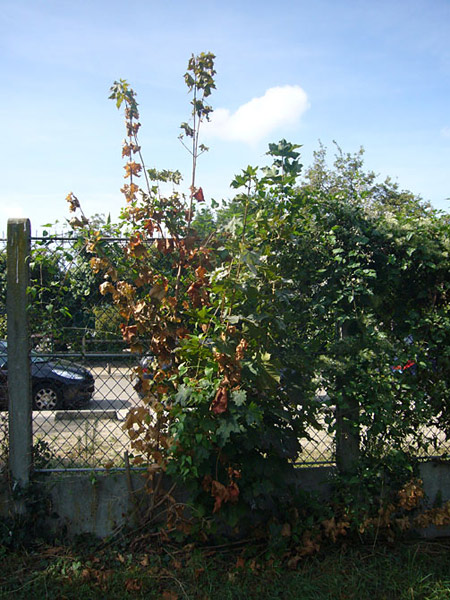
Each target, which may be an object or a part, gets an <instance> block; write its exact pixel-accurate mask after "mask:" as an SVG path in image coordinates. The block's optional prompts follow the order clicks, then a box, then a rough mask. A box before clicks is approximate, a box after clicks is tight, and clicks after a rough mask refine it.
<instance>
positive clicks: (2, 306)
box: [0, 239, 8, 472]
mask: <svg viewBox="0 0 450 600" xmlns="http://www.w3.org/2000/svg"><path fill="white" fill-rule="evenodd" d="M5 338H6V240H5V239H0V340H3V339H5ZM0 354H1V353H0ZM2 366H3V364H2V358H1V355H0V472H1V471H2V470H3V469H4V467H5V466H6V464H7V460H8V413H7V412H6V411H4V410H3V409H4V408H5V406H4V404H5V402H2V399H5V398H6V377H5V375H4V373H3V369H2ZM2 404H3V405H2Z"/></svg>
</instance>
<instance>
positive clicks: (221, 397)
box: [210, 387, 228, 415]
mask: <svg viewBox="0 0 450 600" xmlns="http://www.w3.org/2000/svg"><path fill="white" fill-rule="evenodd" d="M227 408H228V390H227V388H226V387H220V388H219V389H218V390H217V393H216V395H215V398H214V400H213V401H212V403H211V406H210V410H211V411H212V412H213V413H214V414H215V415H221V414H222V413H224V412H226V411H227Z"/></svg>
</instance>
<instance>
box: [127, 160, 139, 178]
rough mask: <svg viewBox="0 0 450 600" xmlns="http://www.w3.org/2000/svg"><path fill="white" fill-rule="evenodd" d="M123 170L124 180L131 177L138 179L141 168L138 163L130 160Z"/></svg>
mask: <svg viewBox="0 0 450 600" xmlns="http://www.w3.org/2000/svg"><path fill="white" fill-rule="evenodd" d="M124 169H125V171H126V174H125V175H124V177H125V178H127V177H131V176H132V175H136V176H137V177H139V171H141V169H142V167H141V165H140V164H139V163H137V162H135V161H134V160H132V161H131V162H128V163H127V164H126V165H125V166H124Z"/></svg>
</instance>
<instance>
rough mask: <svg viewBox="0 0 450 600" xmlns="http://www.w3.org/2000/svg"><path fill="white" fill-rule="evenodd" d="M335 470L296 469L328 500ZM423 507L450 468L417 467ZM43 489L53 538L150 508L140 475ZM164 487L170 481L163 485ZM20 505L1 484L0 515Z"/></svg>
mask: <svg viewBox="0 0 450 600" xmlns="http://www.w3.org/2000/svg"><path fill="white" fill-rule="evenodd" d="M333 472H334V469H333V468H330V467H316V468H303V469H298V471H297V473H298V486H299V488H300V489H302V490H304V491H305V492H312V493H316V494H317V496H318V498H319V499H321V500H324V501H326V499H327V498H328V497H329V495H330V492H331V479H332V475H333ZM420 477H421V478H422V480H423V483H424V490H425V493H426V503H427V506H428V507H430V508H431V507H433V506H434V505H436V504H437V503H442V504H444V503H445V502H447V501H448V500H450V464H446V463H439V462H433V461H430V462H426V463H422V464H421V465H420ZM36 483H37V485H38V486H39V487H40V488H41V490H42V497H43V501H48V502H49V505H51V509H52V510H51V512H52V514H53V516H52V517H50V518H49V520H48V527H49V531H51V532H52V533H54V534H56V535H62V536H68V537H73V536H74V535H78V534H82V533H89V534H93V535H95V536H97V537H100V538H104V537H108V536H110V535H112V534H114V533H115V532H117V531H119V530H120V529H121V528H122V527H123V526H125V525H129V526H133V525H134V521H135V518H136V511H138V512H139V511H143V510H145V507H146V506H148V501H149V495H148V494H147V493H146V491H145V477H144V475H143V473H140V472H132V473H131V474H130V475H128V474H127V473H126V472H123V471H116V472H114V471H111V472H107V473H96V472H87V473H86V472H84V473H75V474H71V473H51V474H46V475H42V476H41V475H39V477H38V478H37V480H36ZM163 487H164V489H168V482H164V485H163ZM17 510H18V506H17V505H16V504H14V502H13V501H12V499H11V492H10V490H9V489H8V486H7V485H1V484H0V515H2V516H11V515H13V514H14V512H16V513H17ZM418 533H419V535H423V536H424V537H426V538H436V537H441V536H448V535H450V527H447V526H446V527H441V528H438V527H434V526H432V527H428V528H426V529H424V530H421V531H419V532H418Z"/></svg>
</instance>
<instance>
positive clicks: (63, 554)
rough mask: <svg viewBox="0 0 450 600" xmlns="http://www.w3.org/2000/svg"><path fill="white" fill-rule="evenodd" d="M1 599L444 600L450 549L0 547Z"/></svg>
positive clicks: (428, 545) (424, 545)
mask: <svg viewBox="0 0 450 600" xmlns="http://www.w3.org/2000/svg"><path fill="white" fill-rule="evenodd" d="M0 560H1V564H2V569H1V572H0V598H14V600H19V599H21V598H24V599H25V598H26V599H27V600H28V599H29V598H39V599H40V598H49V599H72V598H73V599H75V598H76V599H78V598H83V599H84V600H90V599H96V598H99V599H100V598H101V599H104V598H106V599H112V600H114V599H116V598H117V599H119V598H120V599H127V598H145V599H147V598H148V599H150V600H152V599H155V600H156V599H158V600H160V599H162V600H182V599H183V600H194V599H195V600H215V599H220V600H235V599H236V600H241V599H242V600H244V599H245V600H253V599H255V600H256V599H258V600H260V599H261V598H263V599H264V598H268V599H281V600H294V599H295V600H309V599H311V600H325V599H327V600H350V599H355V600H365V599H370V600H378V599H379V600H391V599H392V600H394V599H395V600H403V599H404V600H444V599H450V542H442V541H441V542H424V541H422V542H414V543H408V544H407V543H401V544H398V545H396V546H393V547H387V546H381V547H377V548H376V549H374V548H372V547H362V546H361V547H348V548H340V549H337V548H334V549H329V550H328V552H327V553H326V554H323V555H318V556H316V557H313V558H308V559H304V560H303V561H302V562H299V563H298V564H297V566H296V569H295V570H290V569H288V568H287V567H286V566H283V565H282V564H281V563H280V562H278V561H277V560H274V558H273V557H272V558H270V559H269V558H268V557H267V556H261V555H260V556H259V557H258V558H257V559H255V558H253V559H246V558H245V557H244V556H243V552H242V550H241V551H239V552H238V553H236V552H234V553H232V552H231V551H224V550H223V549H222V551H221V552H218V551H214V550H211V549H210V550H208V551H206V550H202V551H200V550H195V549H193V548H192V547H189V548H188V549H186V548H185V549H184V550H180V549H176V548H172V549H169V550H167V549H166V550H164V551H160V552H158V553H156V552H154V553H142V552H141V553H139V554H131V553H129V552H128V551H127V550H125V549H123V548H122V549H121V548H120V547H116V548H107V549H103V550H101V549H100V548H99V547H98V545H97V547H96V546H93V545H92V544H91V545H90V546H86V545H84V546H73V547H68V546H63V545H61V546H45V545H42V546H40V547H34V549H33V550H22V551H11V552H10V551H8V550H7V549H6V548H5V547H2V546H0Z"/></svg>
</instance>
